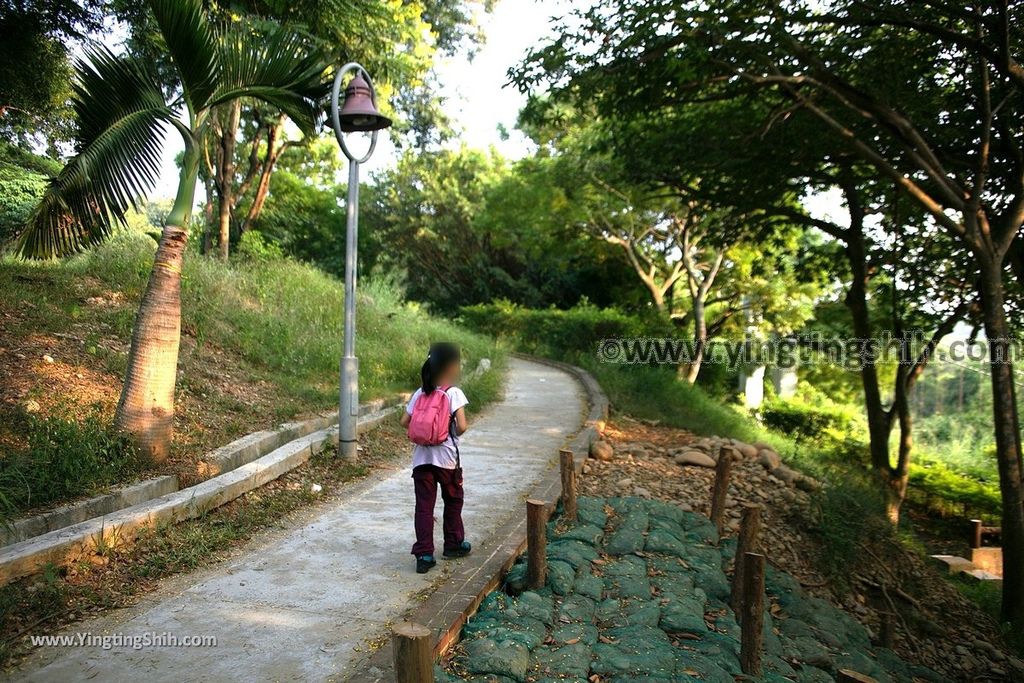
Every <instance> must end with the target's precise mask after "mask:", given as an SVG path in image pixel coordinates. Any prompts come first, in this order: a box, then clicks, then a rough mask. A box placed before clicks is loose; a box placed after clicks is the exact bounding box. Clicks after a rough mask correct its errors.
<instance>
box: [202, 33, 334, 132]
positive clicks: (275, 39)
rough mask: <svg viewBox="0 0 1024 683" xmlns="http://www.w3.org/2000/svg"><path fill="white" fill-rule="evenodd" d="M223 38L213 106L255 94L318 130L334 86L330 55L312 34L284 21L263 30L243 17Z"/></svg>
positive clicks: (301, 125)
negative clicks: (328, 75) (330, 82)
mask: <svg viewBox="0 0 1024 683" xmlns="http://www.w3.org/2000/svg"><path fill="white" fill-rule="evenodd" d="M219 42H220V57H219V61H218V66H219V68H220V73H219V74H218V78H217V89H216V91H215V92H214V93H213V96H212V97H211V98H210V101H209V106H211V107H212V106H215V105H217V104H222V103H224V102H229V101H231V100H233V99H236V98H238V97H252V98H255V99H258V100H262V101H264V102H266V103H268V104H271V105H273V106H275V107H277V108H279V109H280V110H281V111H282V112H284V113H285V114H287V115H288V117H289V118H291V120H292V121H293V122H294V123H295V125H296V126H298V127H299V129H300V130H302V132H303V133H311V132H313V131H314V130H315V129H316V127H317V125H318V124H319V123H320V121H321V119H322V117H323V100H324V98H325V97H326V95H327V92H328V89H329V85H328V83H327V81H326V78H325V73H326V69H327V58H326V55H325V54H324V52H323V50H322V49H321V48H320V47H319V46H318V45H316V43H315V42H314V41H313V40H312V39H310V38H308V37H306V36H304V35H302V34H301V33H298V32H296V31H294V30H293V29H290V28H287V27H282V26H275V27H271V28H269V29H267V30H261V31H258V32H257V31H254V30H253V28H252V27H251V26H249V25H247V24H245V23H244V22H243V23H239V24H234V25H231V26H229V27H226V28H225V29H224V30H223V33H222V34H221V36H220V41H219Z"/></svg>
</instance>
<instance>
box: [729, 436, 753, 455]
mask: <svg viewBox="0 0 1024 683" xmlns="http://www.w3.org/2000/svg"><path fill="white" fill-rule="evenodd" d="M732 444H733V447H734V448H735V449H736V450H738V451H739V452H740V453H742V454H743V457H744V458H756V457H757V446H753V445H751V444H749V443H744V442H742V441H736V440H735V439H734V440H733V442H732Z"/></svg>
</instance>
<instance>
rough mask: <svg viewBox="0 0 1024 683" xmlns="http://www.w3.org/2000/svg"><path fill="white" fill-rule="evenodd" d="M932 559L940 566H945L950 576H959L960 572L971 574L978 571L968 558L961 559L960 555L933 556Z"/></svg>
mask: <svg viewBox="0 0 1024 683" xmlns="http://www.w3.org/2000/svg"><path fill="white" fill-rule="evenodd" d="M931 558H932V560H934V561H935V562H937V563H938V564H940V565H942V566H945V567H946V569H947V570H948V571H949V573H950V574H959V573H960V572H969V571H974V570H975V569H977V567H975V566H974V564H973V563H972V562H971V561H970V560H968V559H967V558H966V557H959V556H958V555H932V556H931Z"/></svg>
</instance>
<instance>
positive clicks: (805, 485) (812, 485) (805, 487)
mask: <svg viewBox="0 0 1024 683" xmlns="http://www.w3.org/2000/svg"><path fill="white" fill-rule="evenodd" d="M796 487H797V488H798V489H800V490H801V491H807V492H808V493H812V492H814V491H817V490H818V489H820V488H821V482H819V481H818V480H817V479H815V478H814V477H808V476H807V475H806V474H801V475H800V476H799V477H797V480H796Z"/></svg>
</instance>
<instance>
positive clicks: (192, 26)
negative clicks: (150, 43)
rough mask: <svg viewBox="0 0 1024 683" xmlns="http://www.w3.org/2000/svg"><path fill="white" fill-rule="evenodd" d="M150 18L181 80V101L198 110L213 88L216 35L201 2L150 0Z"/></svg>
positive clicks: (215, 64) (216, 50)
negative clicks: (183, 100) (153, 20)
mask: <svg viewBox="0 0 1024 683" xmlns="http://www.w3.org/2000/svg"><path fill="white" fill-rule="evenodd" d="M149 5H150V7H151V8H152V9H153V16H154V17H155V18H156V23H157V25H158V26H159V27H160V33H161V35H162V36H163V38H164V42H165V43H166V44H167V50H168V51H169V52H170V53H171V59H172V60H173V61H174V65H175V67H176V70H177V74H178V77H179V78H180V79H181V86H182V90H183V92H184V96H185V100H186V101H187V102H188V103H190V104H191V105H192V107H193V109H202V108H203V107H204V105H205V104H206V103H207V102H208V101H209V99H210V96H211V94H212V93H213V91H214V89H215V82H216V76H217V71H218V66H217V59H218V57H219V56H220V54H219V50H218V49H217V36H216V34H215V32H214V29H213V27H212V26H211V24H210V21H209V19H208V18H207V16H206V11H205V10H204V9H203V2H202V0H150V2H149Z"/></svg>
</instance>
